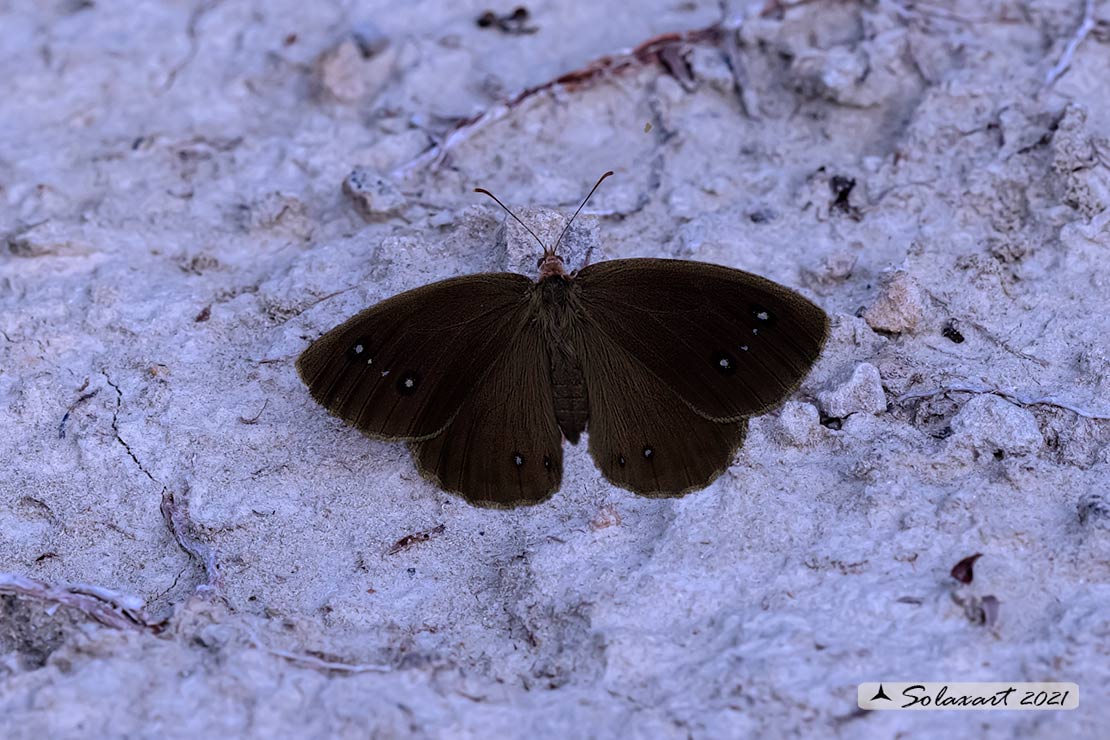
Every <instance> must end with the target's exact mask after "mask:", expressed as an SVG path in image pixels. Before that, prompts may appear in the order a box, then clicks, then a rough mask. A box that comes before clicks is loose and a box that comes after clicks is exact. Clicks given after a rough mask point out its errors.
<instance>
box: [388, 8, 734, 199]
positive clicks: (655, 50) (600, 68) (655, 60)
mask: <svg viewBox="0 0 1110 740" xmlns="http://www.w3.org/2000/svg"><path fill="white" fill-rule="evenodd" d="M734 32H735V29H731V30H728V31H726V30H724V29H723V28H722V26H721V24H719V23H715V24H713V25H712V26H708V27H706V28H699V29H695V30H693V31H684V32H679V33H666V34H662V35H660V36H655V37H654V38H651V39H648V40H647V41H645V42H643V43H642V44H640V45H638V46H636V47H635V48H633V49H632V50H630V51H626V52H622V53H618V54H613V55H607V56H603V57H600V58H598V59H595V60H594V61H592V62H590V63H589V64H587V65H586V66H585V67H582V68H581V69H577V70H574V71H573V72H567V73H566V74H564V75H560V76H559V77H556V78H555V79H553V80H548V81H547V82H544V83H541V84H539V85H534V86H532V87H529V88H526V89H524V90H522V91H520V92H519V93H517V94H516V95H513V96H512V97H510V98H508V99H507V100H504V101H502V102H500V103H498V104H497V105H495V106H494V107H492V108H489V109H488V110H485V111H483V112H482V113H479V114H477V115H474V116H471V117H469V118H465V119H463V120H461V121H459V122H458V123H456V124H455V126H454V128H452V129H451V131H449V132H448V133H447V135H446V136H445V137H444V138H443V141H442V142H441V143H439V144H437V145H435V146H433V147H431V148H430V149H428V150H427V151H425V152H424V153H423V154H421V155H420V156H419V157H417V158H416V159H413V160H411V161H410V162H408V163H406V164H403V165H401V166H400V167H398V168H396V169H395V170H394V171H393V176H394V177H398V178H399V177H403V176H404V175H405V174H407V173H408V172H410V171H412V170H414V169H417V168H419V167H422V166H425V165H429V164H430V165H432V166H438V165H439V164H440V163H442V162H443V159H444V158H445V157H446V156H447V152H448V151H449V150H450V149H452V148H453V147H455V146H456V145H458V144H459V143H461V142H463V141H465V140H467V139H469V138H470V137H471V136H473V135H474V134H475V133H476V132H477V131H478V130H479V129H481V128H483V127H485V126H487V125H488V124H490V123H492V122H494V121H497V120H500V119H502V118H504V117H505V116H506V115H508V114H509V113H510V112H511V111H512V110H513V109H514V108H516V107H517V106H519V105H520V104H521V103H523V102H524V101H526V100H528V99H529V98H532V97H535V96H536V95H539V94H541V93H548V92H551V93H554V92H562V91H570V92H573V91H577V90H582V89H585V88H587V87H589V86H590V85H592V84H595V83H597V82H599V81H600V80H602V79H603V78H606V77H609V76H611V75H615V74H620V73H622V72H625V71H627V70H630V69H633V68H639V67H645V66H649V65H658V66H661V67H664V68H666V65H667V62H668V61H669V60H671V59H672V58H673V55H674V53H675V52H676V51H677V50H678V49H680V48H681V47H682V46H683V45H688V44H711V45H714V46H716V45H719V44H720V43H721V40H722V38H724V36H725V35H726V34H727V33H734Z"/></svg>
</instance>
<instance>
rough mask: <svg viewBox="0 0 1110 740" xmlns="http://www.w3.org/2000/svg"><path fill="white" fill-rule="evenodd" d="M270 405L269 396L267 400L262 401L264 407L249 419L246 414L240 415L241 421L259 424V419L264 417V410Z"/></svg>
mask: <svg viewBox="0 0 1110 740" xmlns="http://www.w3.org/2000/svg"><path fill="white" fill-rule="evenodd" d="M269 405H270V399H268V398H267V399H266V400H265V401H263V402H262V408H260V409H259V410H258V413H257V414H255V415H254V416H252V417H250V418H249V419H248V418H247V417H245V416H240V417H239V421H240V422H241V423H243V424H257V423H258V420H259V419H261V418H262V412H263V411H265V410H266V407H267V406H269Z"/></svg>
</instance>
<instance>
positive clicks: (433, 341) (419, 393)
mask: <svg viewBox="0 0 1110 740" xmlns="http://www.w3.org/2000/svg"><path fill="white" fill-rule="evenodd" d="M532 286H533V283H532V281H531V280H529V279H528V278H526V277H524V276H522V275H516V274H512V273H496V274H486V275H471V276H467V277H461V278H453V279H450V280H444V281H441V282H438V283H432V284H431V285H425V286H423V287H420V288H417V289H415V290H410V291H408V292H405V293H401V294H400V295H397V296H394V297H392V298H389V299H387V300H385V301H382V302H381V303H378V304H377V305H375V306H373V307H371V308H368V309H366V310H365V311H362V312H361V313H359V314H357V315H355V316H353V317H352V318H350V319H348V320H347V321H345V322H344V323H342V324H340V325H339V326H337V327H336V328H334V329H332V330H331V331H329V332H328V333H327V334H324V335H323V336H322V337H320V338H319V339H317V340H316V341H315V342H313V343H312V344H311V345H310V346H309V347H308V349H306V350H305V351H304V353H303V354H302V355H301V356H300V358H299V359H298V360H297V370H298V372H299V373H300V375H301V378H303V379H304V382H305V384H306V385H307V386H308V388H309V391H310V392H311V394H312V397H313V398H315V399H316V400H317V401H318V402H319V403H320V404H322V405H323V406H324V407H325V408H327V409H328V410H329V411H330V412H332V413H333V414H335V415H336V416H338V417H340V418H342V419H344V420H345V421H347V422H349V423H351V424H353V425H354V426H356V427H358V428H359V429H361V430H363V431H364V432H366V433H368V434H371V435H373V436H378V437H385V438H395V439H396V438H401V439H422V438H426V437H430V436H432V435H435V434H438V433H440V432H441V431H442V430H443V429H444V427H446V426H447V424H448V422H450V421H451V419H452V418H454V417H455V415H456V414H457V413H458V411H459V409H460V408H461V407H462V405H463V403H464V400H466V399H467V397H468V395H467V394H469V393H470V391H471V388H472V387H474V386H476V385H477V384H478V382H479V380H480V379H481V378H482V377H483V376H485V375H486V374H487V373H488V372H489V371H490V369H491V368H492V367H493V365H494V363H495V362H496V361H497V360H498V358H499V357H501V355H502V354H503V353H504V352H505V350H506V349H507V348H508V347H509V345H510V342H511V340H512V337H513V332H514V331H515V330H516V328H517V327H518V326H519V325H520V320H521V317H522V316H523V315H524V314H525V313H526V312H527V311H528V310H529V309H528V306H529V302H528V301H529V295H530V290H531V288H532Z"/></svg>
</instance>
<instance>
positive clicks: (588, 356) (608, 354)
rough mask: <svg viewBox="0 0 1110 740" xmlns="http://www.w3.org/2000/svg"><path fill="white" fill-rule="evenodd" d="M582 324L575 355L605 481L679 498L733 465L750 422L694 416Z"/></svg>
mask: <svg viewBox="0 0 1110 740" xmlns="http://www.w3.org/2000/svg"><path fill="white" fill-rule="evenodd" d="M585 321H586V324H585V327H584V328H585V331H583V332H581V333H580V339H579V345H580V349H579V351H578V354H579V357H581V358H582V364H583V372H584V373H585V376H586V388H587V392H588V394H589V400H590V421H589V426H588V427H587V430H588V432H589V447H590V454H591V455H592V456H593V458H594V462H596V463H597V466H598V467H599V468H600V469H601V473H602V475H604V476H605V478H606V479H608V480H609V481H610V482H611V483H613V484H614V485H617V486H620V487H621V488H626V489H628V490H630V491H633V492H635V493H638V494H641V495H644V496H679V495H682V494H684V493H686V492H688V491H692V490H695V489H698V488H703V487H705V486H707V485H709V484H710V483H711V482H712V481H713V480H714V479H716V478H717V476H719V475H720V474H721V473H722V472H724V471H725V470H726V469H727V468H728V466H729V464H730V463H731V462H732V458H733V455H734V454H735V452H736V450H737V449H738V448H739V447H740V445H741V444H742V443H743V441H744V432H745V431H746V428H747V420H745V419H741V420H740V421H735V422H723V423H720V422H714V421H710V420H708V419H706V418H704V417H703V416H700V415H699V414H697V413H695V412H694V410H693V409H691V408H690V406H689V405H687V404H686V403H685V402H684V401H683V400H682V399H681V398H679V396H678V395H677V394H676V393H675V392H674V391H673V390H671V389H670V388H668V387H667V386H666V385H664V384H663V383H661V382H659V380H658V379H657V378H656V377H655V376H654V375H653V374H652V373H651V372H650V371H649V370H648V369H647V368H646V367H645V366H644V364H643V363H641V362H640V361H639V360H638V359H636V358H635V357H633V356H632V355H631V354H630V353H628V352H626V351H625V350H624V349H623V348H621V347H620V346H618V345H615V344H613V343H611V342H609V341H608V339H607V338H605V336H604V335H603V334H601V333H599V332H598V331H593V330H592V327H591V326H590V324H591V322H590V320H589V319H586V320H585Z"/></svg>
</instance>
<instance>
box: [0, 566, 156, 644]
mask: <svg viewBox="0 0 1110 740" xmlns="http://www.w3.org/2000/svg"><path fill="white" fill-rule="evenodd" d="M4 593H6V594H16V595H19V596H27V597H30V598H32V599H38V600H39V601H45V602H47V603H50V604H59V605H61V606H65V607H69V608H71V609H76V610H78V611H79V612H81V613H83V614H86V615H88V616H89V617H92V618H93V619H95V620H96V621H98V622H100V623H101V624H103V625H105V626H108V627H114V628H116V629H149V630H152V631H155V632H160V631H161V629H162V624H161V623H157V622H152V621H151V620H150V617H149V616H147V613H146V610H145V608H144V607H145V605H144V604H143V600H142V599H140V598H139V597H138V596H132V595H129V594H122V593H119V592H118V591H113V590H111V589H108V588H104V587H103V586H92V585H88V584H84V583H77V584H72V585H68V586H57V585H52V584H49V583H46V582H45V581H40V580H38V579H36V578H28V577H27V576H21V575H19V574H17V573H0V594H4Z"/></svg>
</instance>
